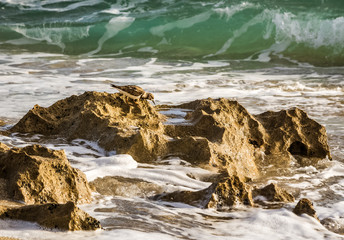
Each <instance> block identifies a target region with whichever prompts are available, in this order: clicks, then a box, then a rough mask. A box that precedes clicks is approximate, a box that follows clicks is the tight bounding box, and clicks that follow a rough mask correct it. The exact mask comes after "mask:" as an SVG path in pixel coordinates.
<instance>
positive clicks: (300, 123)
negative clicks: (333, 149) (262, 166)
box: [255, 108, 331, 165]
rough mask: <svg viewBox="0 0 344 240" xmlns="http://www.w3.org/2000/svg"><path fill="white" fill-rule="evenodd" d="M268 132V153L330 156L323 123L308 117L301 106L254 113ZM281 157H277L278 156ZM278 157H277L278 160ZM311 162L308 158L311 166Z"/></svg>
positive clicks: (301, 156)
mask: <svg viewBox="0 0 344 240" xmlns="http://www.w3.org/2000/svg"><path fill="white" fill-rule="evenodd" d="M255 117H256V118H257V119H258V120H259V121H260V122H261V123H262V125H263V126H264V128H265V129H266V132H267V134H268V135H267V137H266V139H267V144H266V146H265V149H266V151H265V152H266V154H267V155H281V154H291V155H293V156H294V157H296V158H298V160H300V163H302V161H304V160H303V159H304V158H307V159H311V160H313V161H315V162H316V161H318V160H319V159H323V158H326V157H328V158H329V159H331V154H330V150H329V146H328V143H327V134H326V129H325V127H324V126H322V125H320V124H319V123H317V122H316V121H314V120H313V119H311V118H309V117H308V115H307V113H305V112H304V111H302V110H301V109H299V108H291V109H288V110H282V111H279V112H271V111H268V112H265V113H262V114H259V115H256V116H255ZM276 159H278V158H276ZM276 159H275V160H276ZM311 163H312V161H309V162H308V164H303V165H309V164H311Z"/></svg>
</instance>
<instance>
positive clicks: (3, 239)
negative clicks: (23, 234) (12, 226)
mask: <svg viewBox="0 0 344 240" xmlns="http://www.w3.org/2000/svg"><path fill="white" fill-rule="evenodd" d="M0 240H19V238H12V237H0Z"/></svg>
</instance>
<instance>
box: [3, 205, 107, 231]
mask: <svg viewBox="0 0 344 240" xmlns="http://www.w3.org/2000/svg"><path fill="white" fill-rule="evenodd" d="M0 218H3V219H13V220H23V221H31V222H37V223H38V224H40V225H41V226H43V227H46V228H57V229H60V230H68V231H76V230H96V229H99V228H100V223H99V221H97V220H96V219H94V218H93V217H91V216H90V215H88V214H87V213H85V212H84V211H82V210H81V209H79V208H78V207H76V205H75V204H74V203H73V202H67V203H65V204H55V203H47V204H38V205H26V206H21V207H4V206H0Z"/></svg>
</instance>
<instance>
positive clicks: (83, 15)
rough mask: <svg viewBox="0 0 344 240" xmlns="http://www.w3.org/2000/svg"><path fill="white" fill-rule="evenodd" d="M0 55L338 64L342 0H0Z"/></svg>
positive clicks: (343, 39) (343, 38)
mask: <svg viewBox="0 0 344 240" xmlns="http://www.w3.org/2000/svg"><path fill="white" fill-rule="evenodd" d="M0 49H5V50H9V49H10V50H13V49H15V50H28V51H33V52H47V53H63V54H67V55H91V56H111V57H113V56H114V57H128V56H129V57H157V58H161V59H178V60H179V59H187V60H214V59H222V60H237V59H238V60H253V61H255V60H256V61H260V62H275V61H292V62H293V61H296V62H302V63H309V64H312V65H318V66H343V65H344V1H342V0H298V1H296V0H293V1H287V0H264V1H255V0H250V1H237V0H233V1H200V0H197V1H195V0H193V1H179V0H167V1H158V0H154V1H138V0H137V1H125V0H123V1H110V0H86V1H69V0H65V1H57V0H44V1H41V0H27V1H19V0H1V1H0Z"/></svg>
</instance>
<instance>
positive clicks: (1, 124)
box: [0, 119, 6, 127]
mask: <svg viewBox="0 0 344 240" xmlns="http://www.w3.org/2000/svg"><path fill="white" fill-rule="evenodd" d="M5 124H6V123H5V122H4V121H2V120H1V119H0V127H2V126H4V125H5Z"/></svg>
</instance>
